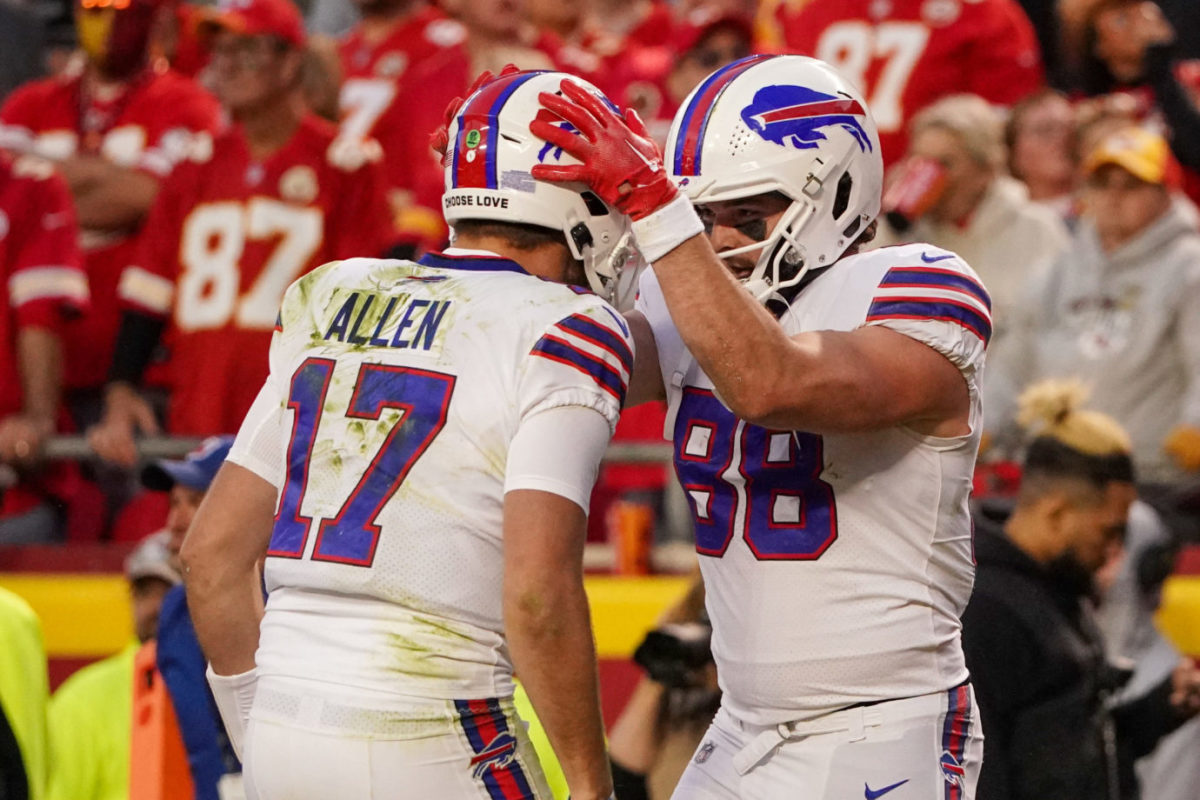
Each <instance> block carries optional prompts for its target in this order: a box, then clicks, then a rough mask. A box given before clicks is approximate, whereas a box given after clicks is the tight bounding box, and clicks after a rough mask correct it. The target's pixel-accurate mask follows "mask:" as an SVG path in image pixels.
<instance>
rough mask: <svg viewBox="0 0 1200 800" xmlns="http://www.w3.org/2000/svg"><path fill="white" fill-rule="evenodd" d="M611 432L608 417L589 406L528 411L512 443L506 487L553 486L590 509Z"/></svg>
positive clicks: (553, 490) (545, 488) (542, 488)
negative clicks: (565, 446)
mask: <svg viewBox="0 0 1200 800" xmlns="http://www.w3.org/2000/svg"><path fill="white" fill-rule="evenodd" d="M611 438H612V431H611V430H610V429H609V424H608V420H607V419H605V418H604V417H603V416H602V415H601V414H598V413H596V412H595V411H593V410H591V409H590V408H581V407H579V406H558V407H557V408H551V409H548V410H546V411H542V412H540V413H537V414H534V415H533V416H531V417H527V418H525V419H524V420H522V421H521V426H520V427H519V428H518V429H517V433H516V435H515V436H514V437H513V440H512V443H511V444H509V448H508V463H507V465H506V467H505V471H504V491H505V492H506V493H507V492H511V491H513V490H515V489H536V490H538V491H542V492H550V493H551V494H557V495H559V496H560V497H565V498H567V499H568V500H570V501H572V502H574V503H575V504H576V505H578V506H579V507H580V508H582V509H583V513H584V514H587V513H588V505H589V503H590V500H591V496H592V486H593V485H594V484H595V483H596V474H597V472H598V471H599V469H600V460H601V459H602V458H603V457H604V451H605V449H606V448H607V447H608V442H609V440H610V439H611ZM563 442H571V449H570V452H569V453H564V451H563Z"/></svg>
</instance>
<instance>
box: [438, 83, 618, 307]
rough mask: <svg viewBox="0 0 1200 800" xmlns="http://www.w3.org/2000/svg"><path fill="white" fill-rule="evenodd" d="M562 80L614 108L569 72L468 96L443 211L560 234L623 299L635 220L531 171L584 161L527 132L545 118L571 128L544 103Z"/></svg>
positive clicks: (453, 138)
mask: <svg viewBox="0 0 1200 800" xmlns="http://www.w3.org/2000/svg"><path fill="white" fill-rule="evenodd" d="M564 78H568V79H570V80H572V81H575V82H576V83H578V84H579V85H581V86H583V87H584V88H585V89H587V90H588V91H591V92H594V93H595V94H596V95H598V96H599V97H600V98H602V99H603V100H604V102H605V103H606V104H608V105H609V106H612V102H611V101H609V100H608V99H607V98H605V97H604V95H603V94H602V93H601V92H600V90H599V89H597V88H596V87H595V86H592V85H591V84H590V83H588V82H587V81H584V80H581V79H580V78H576V77H575V76H573V75H567V74H566V73H564V72H543V71H539V72H518V73H514V74H511V75H505V76H503V77H500V78H497V79H496V80H494V81H492V82H491V83H488V84H486V85H485V86H483V87H482V88H481V89H479V90H478V91H476V92H475V93H474V94H472V95H471V96H470V97H468V98H467V99H466V102H464V103H463V105H462V108H461V109H460V110H459V112H458V114H457V115H455V117H454V120H453V121H452V122H451V124H450V129H449V141H450V147H449V149H448V152H447V156H446V161H445V181H446V184H445V188H446V191H445V194H443V195H442V210H443V212H444V214H445V217H446V223H447V224H448V225H450V227H451V228H453V227H454V223H455V222H458V221H459V220H468V219H470V220H494V221H497V222H514V223H524V224H528V225H537V226H540V227H543V228H550V229H551V230H556V231H562V233H563V237H564V239H565V240H566V244H567V247H569V248H570V250H571V255H572V256H574V257H575V258H576V259H579V260H580V261H582V262H583V266H584V271H585V272H586V273H587V278H588V283H589V284H590V285H591V288H592V291H594V292H595V293H596V294H598V295H600V296H601V297H603V298H604V299H606V300H609V301H610V302H617V297H616V293H617V283H618V280H619V279H620V277H621V271H622V269H623V268H624V267H625V265H626V263H627V262H629V261H630V260H631V259H633V258H636V256H637V250H636V247H635V246H634V243H633V236H632V233H631V229H630V221H629V218H628V217H626V216H625V215H624V214H622V213H621V212H619V211H617V210H616V209H610V208H608V206H606V205H605V204H604V203H603V202H602V201H601V200H600V198H599V197H597V196H596V195H595V194H593V193H592V192H590V191H588V189H587V187H586V186H584V185H583V184H578V185H573V184H566V185H561V184H554V183H548V182H545V181H538V180H534V179H533V176H532V175H531V174H530V170H531V169H532V168H533V166H534V165H535V164H541V163H546V162H550V163H555V164H559V163H561V164H577V163H579V162H578V160H576V159H575V158H573V157H572V156H571V155H570V154H569V153H566V152H563V151H562V150H560V149H559V148H557V147H555V146H554V145H551V144H549V143H548V142H546V141H544V140H542V139H539V138H537V137H536V136H534V135H533V134H532V133H530V132H529V123H530V122H532V121H533V120H534V118H535V117H537V116H539V115H541V118H543V119H549V120H551V121H558V122H559V124H560V125H562V126H567V125H569V123H567V122H565V121H562V120H561V119H560V118H559V117H558V116H557V115H556V114H554V113H553V112H551V111H548V110H546V109H543V108H542V106H541V104H540V103H539V102H538V94H539V93H541V92H550V93H552V94H558V93H559V92H560V90H559V85H560V84H561V83H562V80H563V79H564ZM614 108H615V106H614ZM572 130H573V128H572ZM621 283H622V285H625V284H627V283H628V281H627V280H626V281H621Z"/></svg>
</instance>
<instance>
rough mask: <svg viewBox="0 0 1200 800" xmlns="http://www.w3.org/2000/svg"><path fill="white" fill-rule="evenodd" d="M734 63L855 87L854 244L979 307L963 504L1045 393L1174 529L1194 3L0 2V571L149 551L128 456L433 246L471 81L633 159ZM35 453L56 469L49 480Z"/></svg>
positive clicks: (1180, 470)
mask: <svg viewBox="0 0 1200 800" xmlns="http://www.w3.org/2000/svg"><path fill="white" fill-rule="evenodd" d="M754 52H789V53H802V54H810V55H815V56H817V57H820V58H822V59H824V60H826V61H829V62H830V63H832V64H834V65H835V66H837V67H838V68H840V69H841V70H843V71H844V72H845V73H846V74H847V75H848V76H849V77H850V78H851V79H852V80H853V81H854V82H856V83H858V84H859V85H861V87H862V88H863V91H864V93H865V94H866V96H867V98H868V100H869V102H870V106H871V110H872V113H873V114H874V116H875V119H876V120H877V122H878V125H879V129H880V132H881V136H882V145H883V156H884V159H885V162H886V164H887V165H888V180H887V192H886V197H885V214H884V221H883V223H882V225H881V229H880V233H879V236H878V237H877V240H876V244H877V245H885V244H888V243H895V242H903V241H914V240H921V241H928V242H931V243H933V244H936V245H939V246H942V247H946V248H949V249H951V250H954V251H956V252H958V253H959V254H960V255H962V256H963V257H965V258H966V260H967V261H968V262H969V263H970V264H971V265H972V266H973V267H974V268H975V269H976V270H977V271H978V272H979V273H980V275H981V276H982V277H983V279H984V281H985V282H986V284H987V286H988V287H989V289H990V291H991V293H992V299H993V302H994V305H995V308H994V317H995V326H996V330H995V331H994V337H993V344H992V348H991V351H990V353H989V364H988V366H989V375H988V385H987V393H988V397H987V398H986V400H987V403H986V406H987V419H986V426H987V431H988V435H987V437H986V441H985V445H984V449H983V452H982V454H981V464H982V467H981V472H980V478H979V487H978V488H979V489H980V491H981V493H992V492H998V493H1003V492H1004V491H1005V490H1006V488H1011V483H1012V480H1013V477H1014V476H1013V472H1012V469H1011V468H1010V467H1009V466H1008V465H1009V464H1010V463H1011V462H1012V460H1013V459H1014V458H1015V457H1016V456H1017V455H1018V451H1019V444H1018V443H1019V441H1020V437H1019V435H1018V431H1019V425H1018V420H1017V412H1016V397H1017V395H1018V394H1019V393H1020V391H1021V389H1022V388H1023V387H1025V386H1027V385H1029V384H1030V383H1031V382H1033V381H1036V380H1038V379H1041V378H1046V377H1069V376H1074V377H1078V378H1080V379H1081V380H1082V381H1083V382H1084V383H1086V384H1088V385H1089V386H1090V387H1091V389H1092V403H1093V405H1094V406H1095V407H1096V408H1097V409H1098V410H1101V411H1104V412H1107V413H1110V414H1112V415H1113V416H1114V417H1115V418H1116V419H1117V420H1118V421H1119V422H1120V423H1121V424H1123V425H1124V426H1126V427H1127V428H1128V429H1129V430H1130V431H1131V435H1132V436H1133V438H1134V445H1135V452H1136V461H1137V467H1138V470H1139V478H1140V480H1141V481H1142V482H1144V483H1147V484H1152V485H1153V487H1154V488H1153V489H1152V491H1156V492H1159V493H1160V494H1161V495H1163V496H1166V497H1168V498H1169V499H1168V502H1170V503H1177V502H1182V503H1183V504H1184V505H1187V503H1189V502H1190V499H1189V498H1188V497H1186V496H1185V495H1187V493H1188V487H1189V485H1190V483H1191V480H1192V478H1193V476H1194V475H1195V474H1196V472H1197V470H1200V382H1198V381H1197V380H1196V376H1197V370H1198V369H1200V303H1198V302H1196V300H1197V298H1196V297H1195V296H1194V295H1195V293H1196V292H1197V291H1198V290H1200V233H1198V219H1200V216H1198V215H1197V212H1196V206H1195V202H1196V201H1198V200H1200V107H1198V104H1197V100H1198V99H1200V4H1196V3H1194V2H1188V1H1187V0H1160V2H1158V3H1156V2H1151V1H1150V0H1019V1H1018V0H761V1H760V2H756V0H675V1H674V2H661V1H660V2H655V1H654V0H593V1H592V2H582V1H581V0H470V1H469V2H468V0H438V2H426V1H424V0H353V1H351V0H311V2H306V3H303V4H301V5H300V6H299V7H297V6H295V5H293V4H292V3H291V2H289V0H229V2H226V3H225V4H224V5H220V6H214V5H210V4H205V3H188V2H181V1H180V0H77V2H76V3H74V4H72V3H70V2H63V0H0V98H2V105H0V153H2V154H3V160H0V169H3V170H4V173H5V174H6V175H7V176H8V181H9V185H8V186H7V189H6V192H7V193H6V194H3V195H0V213H2V214H3V216H2V217H0V222H2V223H3V224H2V225H0V230H2V231H4V232H5V233H6V234H7V236H6V237H5V238H3V239H0V244H2V246H3V248H4V250H3V255H4V258H5V259H6V260H5V262H4V264H3V269H4V270H5V275H4V284H3V288H2V289H0V291H3V292H4V298H5V300H6V312H5V315H4V317H3V323H2V324H0V351H2V352H3V356H4V357H3V360H2V361H0V365H2V367H0V487H3V488H2V491H3V495H2V496H0V544H3V543H30V542H42V543H45V542H62V541H97V540H101V541H102V540H117V541H133V540H137V539H140V538H141V537H142V536H143V535H145V534H146V533H148V532H149V531H151V530H154V529H156V528H157V527H158V525H159V524H160V522H161V519H162V515H163V513H164V506H163V502H164V501H163V500H162V499H161V497H158V496H154V495H150V496H147V495H145V494H144V493H142V492H140V490H139V487H138V485H137V483H136V480H135V476H134V474H133V473H132V472H131V469H132V468H133V467H134V466H135V464H136V462H137V459H138V451H137V448H136V446H135V442H136V437H138V436H141V435H147V434H158V433H166V434H168V435H172V436H180V437H192V438H193V439H196V438H199V437H204V436H209V435H214V434H222V433H233V432H235V431H236V429H237V426H238V423H239V422H240V419H241V417H242V415H243V414H244V412H245V411H246V409H247V408H248V406H249V404H250V401H251V400H252V398H253V396H254V393H255V391H256V387H257V386H258V385H259V384H260V382H261V380H262V378H263V377H264V376H265V374H266V359H265V353H266V348H267V343H268V341H269V337H270V332H271V329H272V327H273V324H274V317H275V313H276V310H277V307H278V303H279V299H280V297H281V294H282V290H283V288H284V287H286V286H287V285H288V284H289V283H290V282H291V281H292V280H294V279H295V278H296V277H297V276H298V275H300V274H302V273H303V272H305V271H307V270H309V269H312V268H314V267H316V266H318V265H319V264H321V263H323V262H325V261H328V260H332V259H335V258H341V257H347V256H353V255H383V254H389V255H393V256H412V255H415V254H418V253H420V252H422V251H424V250H427V249H432V248H437V247H440V246H442V245H443V244H444V242H445V239H446V237H447V234H448V231H447V229H446V227H445V224H444V223H443V222H442V220H441V215H440V207H439V198H440V194H441V189H442V173H441V167H440V164H439V162H438V159H437V156H436V155H435V154H434V153H433V151H432V150H431V149H430V147H429V144H428V137H429V135H430V133H431V132H432V131H433V130H434V129H435V128H436V127H437V126H438V124H439V123H440V120H441V117H442V113H443V109H444V108H445V106H446V104H447V102H448V101H449V100H451V99H452V98H454V97H456V96H461V95H463V94H465V93H466V91H467V88H468V86H469V85H470V83H471V81H472V79H473V78H474V76H475V75H476V74H478V73H479V72H480V71H482V70H485V69H491V70H492V71H499V70H500V69H501V68H502V67H503V66H504V65H505V64H508V63H514V64H516V65H518V66H520V67H524V68H557V69H562V70H566V71H569V72H573V73H576V74H580V75H582V76H584V77H587V78H589V79H590V80H592V81H593V82H594V83H595V84H596V85H598V86H599V87H600V88H601V89H603V90H604V91H605V92H606V93H607V94H608V95H609V96H610V97H612V98H613V99H614V100H615V101H616V102H618V103H619V104H621V105H625V106H631V107H633V108H635V109H637V110H638V111H639V113H640V114H641V116H642V117H643V118H644V119H645V120H647V122H648V123H649V126H650V129H651V130H652V131H653V132H654V133H655V134H656V135H657V136H659V138H660V139H662V138H665V135H666V131H667V127H668V125H669V122H670V119H671V117H672V115H673V114H674V113H675V111H676V109H677V108H678V107H679V105H680V103H681V101H682V100H683V99H684V98H685V97H686V95H687V94H688V92H690V91H691V90H692V89H694V88H695V87H696V86H697V85H698V84H699V83H700V82H701V81H702V80H703V79H704V78H705V77H706V76H707V75H708V74H710V73H711V72H712V71H713V70H715V69H717V68H719V67H721V66H722V65H724V64H726V63H729V62H731V61H733V60H735V59H738V58H740V57H742V56H745V55H747V54H750V53H754ZM5 204H7V205H5ZM661 421H662V410H661V409H658V408H641V409H634V410H631V411H630V412H629V413H628V414H627V415H626V418H625V419H624V421H623V423H622V427H621V430H620V431H619V433H618V441H635V442H636V441H643V442H653V441H658V440H659V433H660V430H661ZM64 433H74V434H79V435H86V437H87V442H88V445H89V448H88V452H87V453H86V454H84V453H76V455H85V456H86V457H83V458H77V459H74V460H68V459H60V458H48V457H47V454H46V450H45V448H46V444H47V442H48V441H50V439H51V437H53V436H54V435H55V434H64ZM77 449H78V448H77ZM667 485H668V481H667V478H666V474H665V471H664V470H663V469H662V468H661V467H659V466H657V465H649V466H646V465H641V466H636V465H624V466H621V465H613V466H612V467H610V469H609V470H608V472H607V473H606V475H605V476H604V477H603V479H602V480H601V482H600V485H599V486H598V488H597V495H596V500H597V504H598V506H599V507H600V508H601V510H604V509H606V508H607V507H608V505H609V503H610V502H611V501H613V500H621V499H630V498H632V500H633V502H636V503H638V504H641V505H649V506H650V507H651V508H652V509H653V510H654V511H655V512H656V514H655V519H657V520H659V524H658V528H659V531H658V534H659V536H660V538H661V537H662V536H671V535H673V534H674V535H679V536H686V535H687V531H686V525H678V524H672V523H671V520H672V519H678V518H681V517H680V515H679V514H672V513H671V510H670V507H671V502H670V500H669V499H668V501H667V503H666V507H665V508H664V503H663V500H662V498H661V493H662V491H663V489H664V487H666V486H667ZM1181 498H1182V499H1181ZM605 517H606V514H604V513H600V514H593V518H594V520H595V524H594V528H595V529H596V530H595V531H594V535H595V536H596V537H598V538H599V537H602V536H603V535H604V531H603V521H604V519H605ZM664 520H665V521H666V522H663V521H664Z"/></svg>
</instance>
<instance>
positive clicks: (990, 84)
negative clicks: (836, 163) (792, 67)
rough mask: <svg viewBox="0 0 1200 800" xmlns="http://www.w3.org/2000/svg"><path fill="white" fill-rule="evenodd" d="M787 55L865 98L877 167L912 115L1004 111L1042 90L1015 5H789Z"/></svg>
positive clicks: (966, 1) (782, 10) (1030, 37)
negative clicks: (930, 110) (970, 108)
mask: <svg viewBox="0 0 1200 800" xmlns="http://www.w3.org/2000/svg"><path fill="white" fill-rule="evenodd" d="M779 21H780V24H781V26H782V27H783V35H784V42H785V45H786V50H787V51H788V52H792V53H799V54H801V55H807V56H814V57H816V58H819V59H821V60H822V61H827V62H829V63H830V64H832V65H833V66H834V67H836V68H837V69H838V70H839V71H840V72H841V73H842V74H844V75H845V76H846V77H847V78H848V79H849V80H850V81H851V82H852V83H854V84H855V85H856V86H858V88H859V89H860V90H861V91H862V93H863V95H864V96H865V97H866V98H867V104H868V106H869V107H870V109H871V115H872V116H873V117H874V118H875V124H876V125H878V126H879V141H880V145H881V146H882V149H883V159H884V163H891V162H893V161H895V160H896V159H898V158H900V156H902V155H903V154H904V149H905V147H906V146H907V144H908V135H907V132H906V130H905V128H906V126H907V124H908V121H909V120H910V119H912V116H913V115H914V114H915V113H916V112H917V111H920V110H921V109H922V108H924V107H925V106H927V105H929V104H930V103H932V102H934V101H935V100H937V99H939V98H941V97H944V96H946V95H950V94H957V93H960V92H967V93H970V94H977V95H979V96H981V97H983V98H984V99H985V100H987V101H989V102H991V103H995V104H997V105H1011V104H1012V103H1014V102H1016V101H1017V100H1020V99H1021V98H1022V97H1024V96H1025V95H1027V94H1029V93H1030V92H1032V91H1034V90H1035V89H1037V88H1038V87H1039V86H1041V85H1042V63H1041V53H1040V52H1039V50H1038V44H1037V38H1036V36H1035V35H1034V32H1033V26H1032V25H1031V24H1030V22H1029V19H1028V17H1026V16H1025V12H1024V11H1023V10H1022V9H1021V7H1020V6H1019V5H1017V3H1016V2H1015V0H842V1H841V2H837V3H823V2H810V1H809V0H798V1H797V0H793V2H785V3H783V4H781V5H780V7H779Z"/></svg>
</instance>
